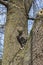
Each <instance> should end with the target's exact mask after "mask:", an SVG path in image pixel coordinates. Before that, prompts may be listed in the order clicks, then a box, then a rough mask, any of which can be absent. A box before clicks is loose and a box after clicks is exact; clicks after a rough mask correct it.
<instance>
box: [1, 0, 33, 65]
mask: <svg viewBox="0 0 43 65" xmlns="http://www.w3.org/2000/svg"><path fill="white" fill-rule="evenodd" d="M10 2H11V3H9V7H8V16H7V23H6V27H5V41H4V42H5V43H4V55H3V62H2V65H29V64H30V47H31V46H30V41H29V40H28V41H27V43H26V45H25V48H24V49H22V50H20V48H21V46H20V44H19V43H18V41H17V38H16V36H17V35H18V31H17V29H20V30H21V28H22V29H23V31H24V34H23V35H24V37H25V35H27V17H26V12H25V6H24V2H23V0H10ZM31 3H32V2H31Z"/></svg>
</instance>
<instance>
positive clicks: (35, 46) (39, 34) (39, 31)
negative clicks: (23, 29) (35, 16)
mask: <svg viewBox="0 0 43 65" xmlns="http://www.w3.org/2000/svg"><path fill="white" fill-rule="evenodd" d="M31 37H32V39H31V45H32V49H31V51H32V59H31V60H32V63H31V64H32V65H43V20H42V19H41V20H36V21H35V23H34V26H33V29H32V31H31Z"/></svg>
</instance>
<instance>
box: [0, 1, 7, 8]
mask: <svg viewBox="0 0 43 65" xmlns="http://www.w3.org/2000/svg"><path fill="white" fill-rule="evenodd" d="M0 3H1V4H3V5H5V6H6V7H8V1H4V0H0Z"/></svg>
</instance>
